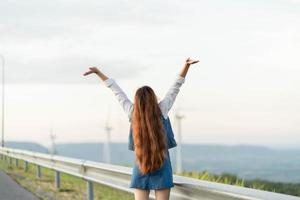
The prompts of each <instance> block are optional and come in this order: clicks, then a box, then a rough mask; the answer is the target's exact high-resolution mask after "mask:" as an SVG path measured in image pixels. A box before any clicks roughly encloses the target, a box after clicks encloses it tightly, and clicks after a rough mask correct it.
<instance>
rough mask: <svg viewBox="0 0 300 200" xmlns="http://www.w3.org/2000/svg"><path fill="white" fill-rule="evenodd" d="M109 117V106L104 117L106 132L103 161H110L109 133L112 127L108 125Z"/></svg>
mask: <svg viewBox="0 0 300 200" xmlns="http://www.w3.org/2000/svg"><path fill="white" fill-rule="evenodd" d="M109 117H110V106H109V111H108V113H107V117H106V123H105V128H104V129H105V132H106V142H104V145H103V158H104V162H105V163H111V160H110V134H111V130H112V127H111V126H110V125H109Z"/></svg>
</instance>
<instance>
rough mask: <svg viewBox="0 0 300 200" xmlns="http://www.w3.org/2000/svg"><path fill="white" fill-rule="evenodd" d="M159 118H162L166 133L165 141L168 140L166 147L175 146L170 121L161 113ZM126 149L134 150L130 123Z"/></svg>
mask: <svg viewBox="0 0 300 200" xmlns="http://www.w3.org/2000/svg"><path fill="white" fill-rule="evenodd" d="M161 118H162V120H163V125H164V129H165V133H166V134H167V142H168V149H171V148H173V147H176V146H177V143H176V141H175V138H174V133H173V130H172V126H171V122H170V119H169V117H168V118H167V119H165V118H164V117H163V115H161ZM128 149H129V150H131V151H134V142H133V137H132V126H131V124H130V130H129V136H128Z"/></svg>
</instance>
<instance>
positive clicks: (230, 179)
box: [177, 171, 300, 196]
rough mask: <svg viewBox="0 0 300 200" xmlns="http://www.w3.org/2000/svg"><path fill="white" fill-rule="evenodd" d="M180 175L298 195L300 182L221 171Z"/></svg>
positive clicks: (299, 193)
mask: <svg viewBox="0 0 300 200" xmlns="http://www.w3.org/2000/svg"><path fill="white" fill-rule="evenodd" d="M177 175H181V176H188V177H192V178H197V179H201V180H206V181H212V182H217V183H225V184H230V185H236V186H241V187H247V188H253V189H259V190H266V191H270V192H277V193H283V194H289V195H293V196H300V183H281V182H271V181H266V180H261V179H254V180H244V179H241V178H239V177H238V176H236V175H234V174H230V173H223V174H220V175H216V174H212V173H209V172H207V171H203V172H186V171H184V172H183V173H181V174H177Z"/></svg>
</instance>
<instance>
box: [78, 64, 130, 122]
mask: <svg viewBox="0 0 300 200" xmlns="http://www.w3.org/2000/svg"><path fill="white" fill-rule="evenodd" d="M89 69H90V71H88V72H86V73H84V74H83V75H84V76H86V75H88V74H92V73H95V74H97V75H98V76H99V78H100V79H101V80H102V81H103V82H104V84H105V86H106V87H109V88H110V89H111V90H112V92H113V93H114V94H115V96H116V97H117V99H118V101H119V103H120V104H121V106H122V108H123V110H124V112H125V113H126V114H127V116H128V118H130V116H131V111H132V108H133V104H132V102H131V101H130V100H129V99H128V97H127V95H126V94H125V92H124V91H123V90H122V89H121V88H120V86H119V85H118V84H117V83H116V81H115V80H114V79H112V78H109V77H107V76H106V75H105V74H104V73H103V72H101V71H100V70H99V69H98V68H97V67H90V68H89Z"/></svg>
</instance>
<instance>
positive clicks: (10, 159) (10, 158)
mask: <svg viewBox="0 0 300 200" xmlns="http://www.w3.org/2000/svg"><path fill="white" fill-rule="evenodd" d="M9 166H10V167H12V157H9Z"/></svg>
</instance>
